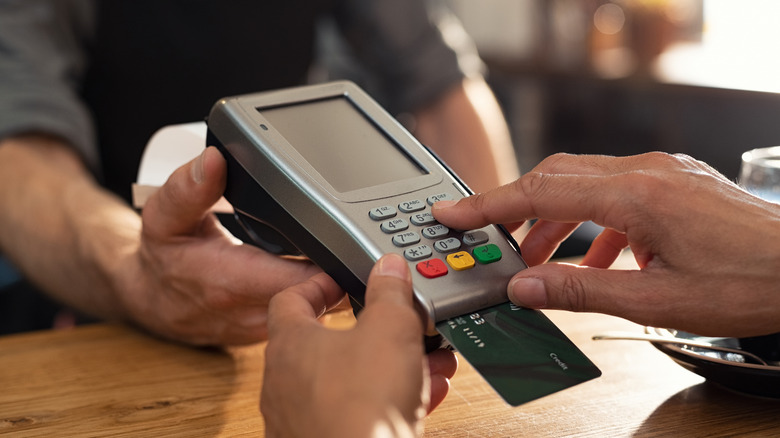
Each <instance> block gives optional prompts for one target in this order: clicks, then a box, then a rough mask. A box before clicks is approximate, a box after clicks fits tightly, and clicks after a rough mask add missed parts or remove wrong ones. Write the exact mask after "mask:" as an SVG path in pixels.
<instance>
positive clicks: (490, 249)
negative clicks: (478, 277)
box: [474, 243, 501, 265]
mask: <svg viewBox="0 0 780 438" xmlns="http://www.w3.org/2000/svg"><path fill="white" fill-rule="evenodd" d="M474 258H475V259H476V260H477V262H479V263H481V264H483V265H487V264H488V263H493V262H497V261H499V260H501V249H500V248H499V247H498V246H496V245H495V244H492V243H489V244H487V245H485V246H478V247H476V248H474Z"/></svg>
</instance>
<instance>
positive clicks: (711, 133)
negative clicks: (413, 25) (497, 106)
mask: <svg viewBox="0 0 780 438" xmlns="http://www.w3.org/2000/svg"><path fill="white" fill-rule="evenodd" d="M432 1H434V2H435V1H436V0H432ZM439 1H442V2H444V3H446V5H447V6H448V7H449V9H450V10H451V11H452V12H453V13H454V15H455V16H456V17H457V18H458V19H459V20H460V21H461V22H462V24H463V26H464V27H465V29H466V31H467V32H468V33H469V34H470V36H471V37H472V38H473V39H474V40H475V43H476V45H477V48H478V50H479V53H480V55H481V57H482V58H483V60H484V62H485V64H486V66H487V69H488V82H489V83H490V85H491V86H492V87H493V89H494V91H495V93H496V94H497V97H498V99H499V101H500V103H501V104H502V106H503V109H504V111H505V115H506V117H507V121H508V123H509V126H510V129H511V133H512V136H513V141H514V144H515V148H516V149H517V156H518V160H519V164H520V165H521V168H522V169H523V170H529V169H531V168H532V167H533V166H534V165H535V164H536V163H538V162H539V161H540V160H541V159H543V158H544V157H545V156H547V155H550V154H552V153H555V152H571V153H600V154H612V155H628V154H636V153H642V152H646V151H651V150H661V151H667V152H673V153H676V152H682V153H686V154H689V155H692V156H693V157H695V158H698V159H701V160H704V161H706V162H708V163H709V164H711V165H712V166H714V167H715V168H716V169H718V170H719V171H721V172H723V173H724V174H726V176H728V177H729V178H731V179H735V178H736V176H737V173H738V171H739V165H740V155H741V153H742V152H743V151H746V150H748V149H753V148H757V147H765V146H770V145H777V144H780V94H776V93H778V92H780V61H779V60H778V59H780V58H778V55H780V50H778V49H780V43H778V42H779V41H780V38H778V37H780V26H778V20H780V2H777V1H776V0H742V1H739V2H736V1H729V0H615V1H605V0H479V1H475V0H439ZM325 33H327V29H326V32H325ZM337 46H338V42H337V41H335V37H329V38H323V50H324V51H326V52H328V56H327V57H326V58H327V59H329V61H328V62H329V63H331V64H334V63H335V64H339V60H341V61H342V63H341V64H339V65H336V66H334V65H331V66H330V67H329V68H331V69H336V70H338V69H339V68H341V69H343V68H348V67H345V66H346V65H347V61H346V60H345V59H344V58H343V57H339V56H338V55H334V52H336V51H337V49H336V47H337ZM346 76H347V77H349V76H350V75H349V74H347V75H346Z"/></svg>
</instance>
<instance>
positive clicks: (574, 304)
mask: <svg viewBox="0 0 780 438" xmlns="http://www.w3.org/2000/svg"><path fill="white" fill-rule="evenodd" d="M560 300H561V304H562V306H563V307H564V308H566V309H569V310H572V311H575V312H578V311H583V310H587V309H588V307H587V304H588V303H587V294H586V291H585V284H584V283H583V282H582V280H580V279H579V278H577V277H575V276H570V275H569V276H566V277H565V278H564V281H563V284H562V285H561V291H560Z"/></svg>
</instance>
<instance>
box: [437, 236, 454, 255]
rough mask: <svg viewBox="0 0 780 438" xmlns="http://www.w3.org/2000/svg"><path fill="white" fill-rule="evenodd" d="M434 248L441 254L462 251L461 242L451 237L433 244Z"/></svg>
mask: <svg viewBox="0 0 780 438" xmlns="http://www.w3.org/2000/svg"><path fill="white" fill-rule="evenodd" d="M433 248H434V249H435V250H436V251H439V252H452V251H457V250H459V249H460V240H458V239H456V238H454V237H450V238H449V239H444V240H439V241H437V242H436V243H434V244H433Z"/></svg>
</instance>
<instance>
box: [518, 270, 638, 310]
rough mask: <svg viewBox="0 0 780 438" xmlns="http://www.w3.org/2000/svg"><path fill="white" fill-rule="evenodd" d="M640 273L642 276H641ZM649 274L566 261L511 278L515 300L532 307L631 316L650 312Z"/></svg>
mask: <svg viewBox="0 0 780 438" xmlns="http://www.w3.org/2000/svg"><path fill="white" fill-rule="evenodd" d="M640 277H641V278H640ZM652 289H653V288H652V287H651V285H650V283H649V282H648V278H647V274H646V273H643V272H641V271H638V270H609V269H600V268H592V267H587V266H577V265H570V264H564V263H548V264H544V265H539V266H534V267H531V268H528V269H524V270H522V271H520V272H519V273H518V274H516V275H515V276H514V277H513V278H512V280H511V281H510V282H509V286H508V287H507V293H508V295H509V299H510V301H512V302H513V303H515V304H517V305H519V306H522V307H528V308H532V309H560V310H571V311H575V312H598V313H607V314H610V315H615V316H621V317H625V318H628V319H633V318H636V317H638V315H643V316H645V317H646V316H647V314H648V311H649V308H648V306H649V305H651V304H652V303H651V302H650V301H652V300H650V297H651V296H652V295H653V294H650V293H647V292H648V290H652Z"/></svg>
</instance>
